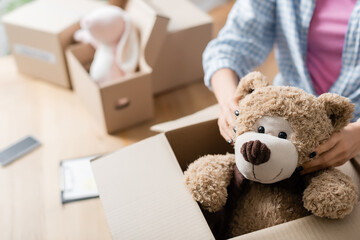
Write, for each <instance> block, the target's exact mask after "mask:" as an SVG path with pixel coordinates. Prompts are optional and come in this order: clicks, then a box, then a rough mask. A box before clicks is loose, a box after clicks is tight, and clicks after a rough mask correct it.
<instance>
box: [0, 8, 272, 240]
mask: <svg viewBox="0 0 360 240" xmlns="http://www.w3.org/2000/svg"><path fill="white" fill-rule="evenodd" d="M233 2H234V1H230V2H229V4H227V5H225V6H224V7H222V8H218V9H215V10H214V11H213V12H212V13H211V14H212V15H213V16H214V18H215V23H216V24H215V31H214V32H215V33H216V32H217V31H218V30H219V28H220V27H221V26H222V24H223V23H224V22H225V19H226V15H227V12H228V11H229V10H230V7H231V5H232V3H233ZM263 70H264V72H265V73H268V74H269V75H274V74H273V73H274V72H276V71H277V70H276V65H275V63H274V61H273V59H272V57H270V60H269V61H268V63H267V64H265V66H264V67H263ZM271 77H272V76H271ZM215 103H216V99H215V98H214V96H213V94H212V93H211V92H209V91H208V90H207V88H206V87H205V86H204V85H203V83H202V82H201V81H200V80H199V82H198V83H194V84H191V85H188V86H185V87H182V88H180V89H177V90H174V91H171V92H168V93H165V94H162V95H160V96H157V97H156V99H155V111H156V117H155V119H154V120H152V121H150V122H147V123H145V124H142V125H139V126H137V127H134V128H131V129H128V130H126V131H123V132H120V133H118V134H115V135H108V134H105V133H104V132H103V130H102V129H101V128H100V126H98V125H97V123H96V122H95V120H94V119H93V118H92V116H91V115H90V114H89V113H88V112H87V110H86V109H85V108H84V106H83V105H82V104H81V102H80V101H79V100H78V98H77V97H76V95H75V94H74V93H73V92H72V91H70V90H67V89H63V88H60V87H57V86H54V85H52V84H49V83H46V82H43V81H39V80H37V79H33V78H31V77H28V76H24V75H21V74H19V73H18V72H17V70H16V66H15V63H14V59H13V57H11V56H9V57H4V58H0V113H1V114H0V149H2V148H4V147H6V146H7V145H9V144H10V143H12V142H15V141H17V140H18V139H20V138H22V137H24V136H26V135H33V136H35V137H36V138H38V139H39V140H40V141H41V143H42V146H41V147H40V148H38V149H36V150H35V151H33V152H31V153H30V154H28V155H26V156H24V157H22V158H21V159H19V160H17V161H15V162H14V163H12V164H10V165H8V166H6V167H4V168H0V239H27V240H29V239H86V240H88V239H111V235H110V231H109V228H108V226H107V223H106V219H105V215H104V212H103V208H102V205H101V202H100V200H99V199H92V200H86V201H79V202H74V203H69V204H66V205H62V204H61V200H60V186H59V162H60V161H61V160H63V159H69V158H74V157H80V156H87V155H91V154H96V153H106V152H111V151H114V150H116V149H119V148H121V147H124V146H126V145H129V144H131V143H134V142H136V141H139V140H141V139H144V138H147V137H149V136H151V135H154V134H155V133H153V132H151V131H150V130H149V127H150V126H151V125H153V124H155V123H159V122H163V121H168V120H173V119H176V118H179V117H182V116H185V115H188V114H191V113H194V112H196V111H198V110H201V109H203V108H205V107H207V106H210V105H212V104H215Z"/></svg>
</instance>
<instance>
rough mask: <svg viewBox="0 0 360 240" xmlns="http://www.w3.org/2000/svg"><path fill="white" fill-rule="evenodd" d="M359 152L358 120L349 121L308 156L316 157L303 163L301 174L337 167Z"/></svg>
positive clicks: (359, 130)
mask: <svg viewBox="0 0 360 240" xmlns="http://www.w3.org/2000/svg"><path fill="white" fill-rule="evenodd" d="M359 152H360V122H355V123H350V124H348V125H347V126H346V127H344V128H343V129H342V130H341V131H339V132H336V133H334V134H333V135H332V136H331V137H330V138H329V140H327V141H326V142H325V143H323V144H321V145H319V146H318V147H317V148H316V149H315V151H314V152H313V153H312V154H310V157H315V156H318V158H317V159H315V160H313V161H309V162H306V163H304V165H303V168H304V169H303V170H302V171H301V174H306V173H311V172H314V171H318V170H321V169H324V168H328V167H338V166H340V165H342V164H344V163H345V162H347V161H348V160H349V159H351V158H353V157H355V156H356V155H357V154H358V153H359Z"/></svg>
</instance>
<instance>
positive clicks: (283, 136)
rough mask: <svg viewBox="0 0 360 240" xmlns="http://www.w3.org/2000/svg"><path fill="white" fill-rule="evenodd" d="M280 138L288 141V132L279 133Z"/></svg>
mask: <svg viewBox="0 0 360 240" xmlns="http://www.w3.org/2000/svg"><path fill="white" fill-rule="evenodd" d="M278 137H279V138H283V139H286V138H287V134H286V132H279V135H278Z"/></svg>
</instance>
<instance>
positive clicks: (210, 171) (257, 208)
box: [185, 72, 358, 236]
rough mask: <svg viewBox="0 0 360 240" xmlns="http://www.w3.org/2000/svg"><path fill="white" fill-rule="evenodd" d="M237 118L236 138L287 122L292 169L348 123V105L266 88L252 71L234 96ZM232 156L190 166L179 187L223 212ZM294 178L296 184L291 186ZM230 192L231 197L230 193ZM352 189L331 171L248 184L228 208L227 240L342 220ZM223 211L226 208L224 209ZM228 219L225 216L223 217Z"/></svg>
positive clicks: (354, 193)
mask: <svg viewBox="0 0 360 240" xmlns="http://www.w3.org/2000/svg"><path fill="white" fill-rule="evenodd" d="M236 94H237V95H238V97H239V99H240V102H239V112H240V115H239V116H238V117H236V119H235V122H236V125H235V127H236V129H237V131H236V136H235V138H234V139H236V137H237V136H238V135H240V134H243V133H245V132H248V131H255V130H256V129H254V128H255V126H254V124H255V122H256V120H258V119H259V118H261V117H263V116H279V117H283V118H285V119H286V120H288V121H289V123H290V125H291V127H292V129H293V130H294V134H292V135H291V139H289V140H290V141H291V142H292V143H293V144H294V146H295V147H296V149H297V152H298V156H299V159H298V166H300V165H302V164H303V163H304V162H307V161H311V160H312V159H311V158H309V154H310V153H311V152H313V151H314V149H315V148H316V147H317V146H318V145H319V144H321V143H323V142H325V141H326V140H327V139H329V137H330V136H331V135H332V134H333V133H334V132H336V131H338V130H340V129H341V128H342V127H344V126H346V125H347V124H348V122H349V120H350V119H351V115H352V112H353V111H354V105H353V104H351V103H350V101H349V100H348V99H347V98H344V97H340V96H338V95H335V94H323V95H321V96H320V97H319V98H316V97H315V96H313V95H311V94H308V93H305V92H304V91H303V90H300V89H298V88H294V87H280V86H268V83H267V82H266V80H265V77H264V76H263V75H262V74H261V73H258V72H254V73H250V74H248V75H247V76H246V77H244V78H243V79H242V80H241V81H240V84H239V87H238V89H237V91H236ZM234 168H236V165H235V159H234V155H231V154H228V155H214V156H211V155H208V156H205V157H202V158H200V159H198V160H197V161H195V162H194V163H192V164H191V165H190V166H189V168H188V170H187V171H186V172H185V184H186V186H187V188H188V189H189V191H190V192H191V194H192V195H193V197H194V199H195V200H196V201H198V202H199V203H200V204H201V206H202V207H203V208H204V209H206V210H208V211H210V212H216V211H219V210H220V209H222V208H223V207H224V206H227V208H229V203H228V202H227V199H228V194H229V196H233V195H234V194H238V193H236V190H232V189H233V188H230V187H229V185H234V184H230V183H231V181H234V179H233V180H232V177H233V175H234ZM294 179H297V180H298V181H295V180H294ZM234 191H235V192H234ZM357 195H358V192H357V187H356V186H355V184H354V183H353V182H352V180H351V179H350V178H349V177H348V176H346V175H345V174H343V173H342V172H340V171H338V170H335V169H328V170H322V171H319V172H317V173H314V174H309V175H307V176H305V177H304V178H301V177H300V176H299V175H293V177H291V178H290V179H288V180H283V181H282V182H278V183H274V184H260V183H256V182H249V183H248V184H246V186H245V187H242V188H241V193H240V195H239V198H238V199H236V202H235V204H231V206H230V208H231V209H230V210H231V212H232V214H231V217H230V219H227V220H228V221H229V228H228V229H227V232H228V234H229V235H228V236H236V235H240V234H244V233H248V232H251V231H255V230H259V229H262V228H265V227H270V226H273V225H276V224H280V223H284V222H287V221H291V220H294V219H297V218H300V217H303V216H306V215H308V214H310V213H313V214H314V215H317V216H320V217H328V218H334V219H336V218H343V217H344V216H346V215H347V214H349V213H350V212H351V210H352V208H353V206H354V205H355V203H356V201H357ZM225 208H226V207H225ZM226 216H228V215H226Z"/></svg>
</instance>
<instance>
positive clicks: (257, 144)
mask: <svg viewBox="0 0 360 240" xmlns="http://www.w3.org/2000/svg"><path fill="white" fill-rule="evenodd" d="M240 152H241V154H242V155H243V157H244V160H245V161H248V162H249V163H252V164H254V165H259V164H262V163H266V162H267V161H269V159H270V155H271V151H270V149H269V148H268V147H267V146H266V144H264V143H262V142H261V141H259V140H255V141H249V142H246V143H244V144H243V145H242V146H241V150H240Z"/></svg>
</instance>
